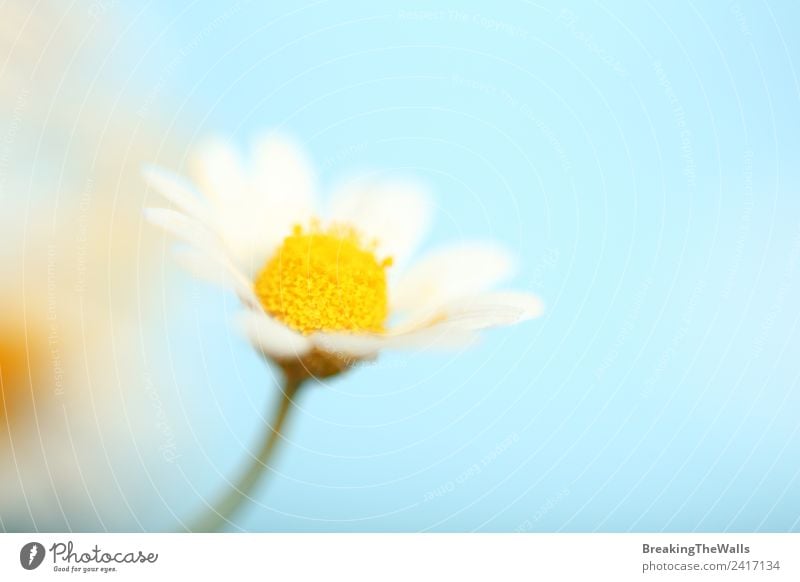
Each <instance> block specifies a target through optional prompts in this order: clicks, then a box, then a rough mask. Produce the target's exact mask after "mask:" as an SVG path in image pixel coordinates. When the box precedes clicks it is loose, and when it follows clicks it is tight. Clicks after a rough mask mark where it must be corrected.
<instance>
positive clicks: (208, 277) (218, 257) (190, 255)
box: [173, 249, 260, 309]
mask: <svg viewBox="0 0 800 582" xmlns="http://www.w3.org/2000/svg"><path fill="white" fill-rule="evenodd" d="M173 256H174V258H175V261H176V262H177V263H178V264H179V265H180V266H181V267H183V268H184V269H186V270H187V271H188V272H189V273H191V274H192V275H194V276H196V277H198V278H200V279H203V280H204V281H208V282H210V283H214V284H216V285H219V286H221V287H223V288H225V289H230V290H231V291H233V292H234V293H236V295H237V296H238V297H239V299H240V300H241V301H242V303H244V304H245V305H247V306H248V307H250V308H251V309H260V304H259V302H258V298H257V297H256V294H255V292H254V291H253V285H252V283H251V282H250V280H249V279H248V278H247V277H246V276H245V275H244V274H243V273H242V272H241V271H239V270H238V269H237V268H236V266H235V265H234V264H233V263H231V262H230V260H228V259H227V258H226V257H224V256H223V255H222V254H220V253H217V254H209V253H206V252H201V251H197V250H194V249H178V250H175V251H173Z"/></svg>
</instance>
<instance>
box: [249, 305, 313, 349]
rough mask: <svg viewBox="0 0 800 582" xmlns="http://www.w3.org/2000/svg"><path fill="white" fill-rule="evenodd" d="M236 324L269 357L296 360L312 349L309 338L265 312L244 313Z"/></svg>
mask: <svg viewBox="0 0 800 582" xmlns="http://www.w3.org/2000/svg"><path fill="white" fill-rule="evenodd" d="M236 323H237V325H238V327H239V329H240V330H241V331H242V333H244V334H245V336H246V337H247V338H248V339H249V340H250V341H251V342H252V343H253V345H254V346H256V347H257V348H258V349H259V350H261V351H262V352H263V353H264V354H265V355H267V356H272V357H275V358H296V357H300V356H303V355H304V354H306V353H308V351H309V350H310V349H311V347H312V344H311V342H310V341H309V339H308V338H306V337H305V336H303V335H302V334H299V333H297V332H295V331H293V330H291V329H289V328H288V327H286V326H285V325H283V324H282V323H279V322H277V321H275V320H274V319H272V318H271V317H269V316H268V315H266V314H265V313H263V312H260V313H259V312H256V311H247V312H244V313H242V314H240V315H239V316H238V317H237V322H236Z"/></svg>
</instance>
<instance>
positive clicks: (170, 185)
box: [142, 165, 211, 223]
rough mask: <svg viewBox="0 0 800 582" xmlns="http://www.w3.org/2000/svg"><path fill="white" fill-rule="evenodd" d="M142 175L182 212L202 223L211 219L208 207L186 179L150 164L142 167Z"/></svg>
mask: <svg viewBox="0 0 800 582" xmlns="http://www.w3.org/2000/svg"><path fill="white" fill-rule="evenodd" d="M142 175H143V176H144V179H145V181H146V182H147V184H148V185H149V186H150V187H151V188H152V189H153V190H155V191H156V192H158V193H159V194H161V195H162V196H163V197H164V198H165V199H166V200H168V201H169V202H172V203H173V204H174V205H175V206H176V207H177V208H178V209H179V210H181V211H182V212H183V213H184V214H186V215H187V216H191V217H192V218H195V219H196V220H199V221H201V222H204V223H209V222H210V221H211V215H210V213H209V210H208V207H207V206H206V204H205V203H204V202H203V200H202V199H201V198H200V197H199V195H198V193H197V192H196V190H195V188H194V186H192V184H191V183H189V182H188V181H187V180H185V179H184V178H182V177H180V176H177V175H175V174H173V173H172V172H169V171H167V170H164V169H163V168H159V167H158V166H151V165H147V166H145V167H144V169H143V170H142Z"/></svg>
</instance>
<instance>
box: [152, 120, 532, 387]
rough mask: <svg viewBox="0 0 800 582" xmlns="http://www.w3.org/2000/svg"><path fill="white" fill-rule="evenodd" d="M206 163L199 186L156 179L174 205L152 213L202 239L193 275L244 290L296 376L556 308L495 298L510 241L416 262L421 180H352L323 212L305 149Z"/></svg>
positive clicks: (272, 149) (254, 325)
mask: <svg viewBox="0 0 800 582" xmlns="http://www.w3.org/2000/svg"><path fill="white" fill-rule="evenodd" d="M192 166H193V169H194V174H195V180H194V183H190V182H189V181H187V180H184V179H183V178H181V177H179V176H177V175H174V174H172V173H169V172H167V171H165V170H162V169H158V168H154V167H149V168H147V169H146V170H145V178H146V180H147V182H148V183H149V185H150V186H151V187H152V188H153V189H154V190H156V191H157V192H159V193H160V194H161V195H162V196H163V197H164V198H165V199H166V200H167V201H169V202H170V203H171V204H172V205H173V207H174V208H173V209H166V208H156V209H148V211H147V217H148V219H149V220H150V221H151V222H152V223H154V224H156V225H158V226H160V227H162V228H163V229H164V230H166V231H167V232H169V233H170V234H171V235H173V236H174V237H175V238H176V239H179V240H180V241H183V242H185V243H188V247H187V248H183V249H181V250H179V251H178V252H177V253H176V258H177V259H178V261H179V262H180V263H181V264H182V265H183V266H184V267H186V268H187V269H188V270H189V271H190V272H192V273H193V274H195V275H197V276H199V277H201V278H204V279H210V280H212V281H214V282H217V283H220V284H222V285H224V286H226V287H228V288H230V289H232V290H234V291H235V292H236V293H237V294H238V296H239V298H240V299H241V301H242V304H243V306H244V310H243V312H242V313H241V314H240V315H239V317H238V325H239V327H240V328H241V329H242V331H243V332H244V333H245V334H246V335H247V337H248V338H249V339H250V341H251V342H252V343H253V345H254V346H255V347H256V348H257V349H258V350H260V351H261V352H262V353H263V354H264V355H265V356H267V357H268V358H270V359H271V360H273V361H274V362H276V363H277V364H278V365H280V366H281V367H282V368H283V370H284V371H285V372H286V373H287V375H289V376H294V377H298V378H305V377H311V376H313V377H328V376H332V375H334V374H338V373H340V372H342V371H343V370H345V369H346V368H348V367H349V366H351V365H352V364H353V363H354V362H357V361H359V360H362V359H368V358H373V357H375V356H376V355H377V354H378V353H379V352H380V351H381V350H384V349H391V348H420V349H425V348H434V347H436V348H441V347H460V346H464V345H466V344H469V343H470V342H471V341H473V340H474V339H475V338H476V332H478V331H479V330H481V329H484V328H489V327H495V326H502V325H509V324H513V323H517V322H519V321H522V320H525V319H529V318H532V317H536V316H538V315H539V314H540V313H541V311H542V305H541V302H540V301H539V299H538V298H537V297H535V296H533V295H530V294H528V293H523V292H509V291H505V292H496V291H494V292H493V291H491V289H492V288H493V287H494V286H495V285H497V284H498V283H501V282H502V281H503V280H505V279H506V278H508V277H509V276H510V275H511V273H512V270H513V261H512V259H511V257H510V255H509V254H508V253H507V252H506V251H505V250H504V249H503V248H502V247H500V246H499V245H496V244H493V243H488V242H475V243H467V244H465V243H461V244H455V245H452V246H449V247H445V248H442V249H439V250H438V251H434V252H432V253H430V254H428V255H427V256H424V257H422V258H421V259H420V260H419V261H418V262H416V263H413V264H410V265H409V264H408V259H409V257H410V255H411V254H412V253H413V251H414V250H415V248H416V246H417V245H418V244H419V242H420V241H421V239H422V237H423V235H424V234H425V231H426V229H427V226H428V224H429V219H430V203H429V201H428V198H427V197H426V195H425V193H424V191H423V190H422V189H421V188H420V187H419V186H417V185H415V184H411V183H407V182H397V181H394V182H393V181H385V180H380V179H373V178H363V179H360V180H356V181H351V182H349V183H348V184H347V185H346V186H344V187H342V188H340V189H339V191H337V192H335V193H334V194H333V197H332V198H333V202H332V205H331V206H330V208H328V211H327V212H320V211H319V210H318V206H317V203H316V200H315V192H314V183H315V180H314V175H313V172H312V170H311V167H310V165H309V163H308V162H307V160H306V158H305V156H304V155H303V152H302V151H301V150H300V148H299V147H298V146H297V145H296V144H294V143H293V142H291V141H289V140H287V139H285V138H281V137H277V136H274V135H271V136H267V137H265V138H263V139H261V141H260V142H259V143H258V144H257V145H256V147H255V148H254V151H253V154H252V155H251V156H250V159H243V158H242V157H240V156H239V154H238V153H237V151H236V150H235V149H234V148H233V147H232V146H231V145H229V144H227V143H225V142H222V141H213V142H208V143H206V144H204V145H203V146H201V147H200V148H199V150H198V152H197V153H196V155H195V156H194V159H193V160H192ZM404 267H405V268H404Z"/></svg>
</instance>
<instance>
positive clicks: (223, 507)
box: [188, 378, 303, 532]
mask: <svg viewBox="0 0 800 582" xmlns="http://www.w3.org/2000/svg"><path fill="white" fill-rule="evenodd" d="M302 383H303V381H302V380H298V379H294V378H287V379H286V382H285V384H284V386H283V393H282V395H281V401H280V404H279V405H278V409H277V411H276V412H275V418H274V419H273V421H272V424H271V425H268V426H267V430H266V431H265V432H264V436H263V437H262V441H261V446H260V448H259V450H258V453H257V454H256V455H255V457H253V459H252V461H251V463H250V466H249V467H247V470H246V471H245V472H244V473H242V475H241V477H239V479H238V480H237V481H236V482H234V483H233V487H232V488H231V490H230V491H228V492H227V493H226V494H225V495H224V496H223V497H222V498H221V499H220V500H219V502H217V503H216V504H215V505H214V506H212V507H211V508H210V511H209V512H208V513H207V514H206V515H205V516H203V517H202V518H201V519H199V520H197V521H196V522H194V524H192V526H191V527H189V528H188V529H189V531H193V532H214V531H219V530H220V529H221V528H222V527H224V526H225V525H226V524H227V523H230V521H229V520H230V518H231V517H232V516H233V514H234V513H235V512H236V510H237V509H239V507H240V506H241V505H242V504H243V503H244V502H245V501H247V500H249V499H251V497H250V493H252V491H253V489H254V488H255V486H256V484H258V482H259V480H260V479H261V476H262V475H263V473H264V469H266V468H267V466H268V464H269V462H270V459H271V458H272V455H273V452H274V451H275V447H276V445H277V444H278V441H279V440H280V439H281V438H282V437H281V434H282V433H281V431H282V430H283V426H284V424H285V423H286V418H287V417H288V415H289V409H290V408H291V405H292V401H293V400H294V398H295V396H296V394H297V390H298V389H299V388H300V386H301V385H302Z"/></svg>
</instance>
